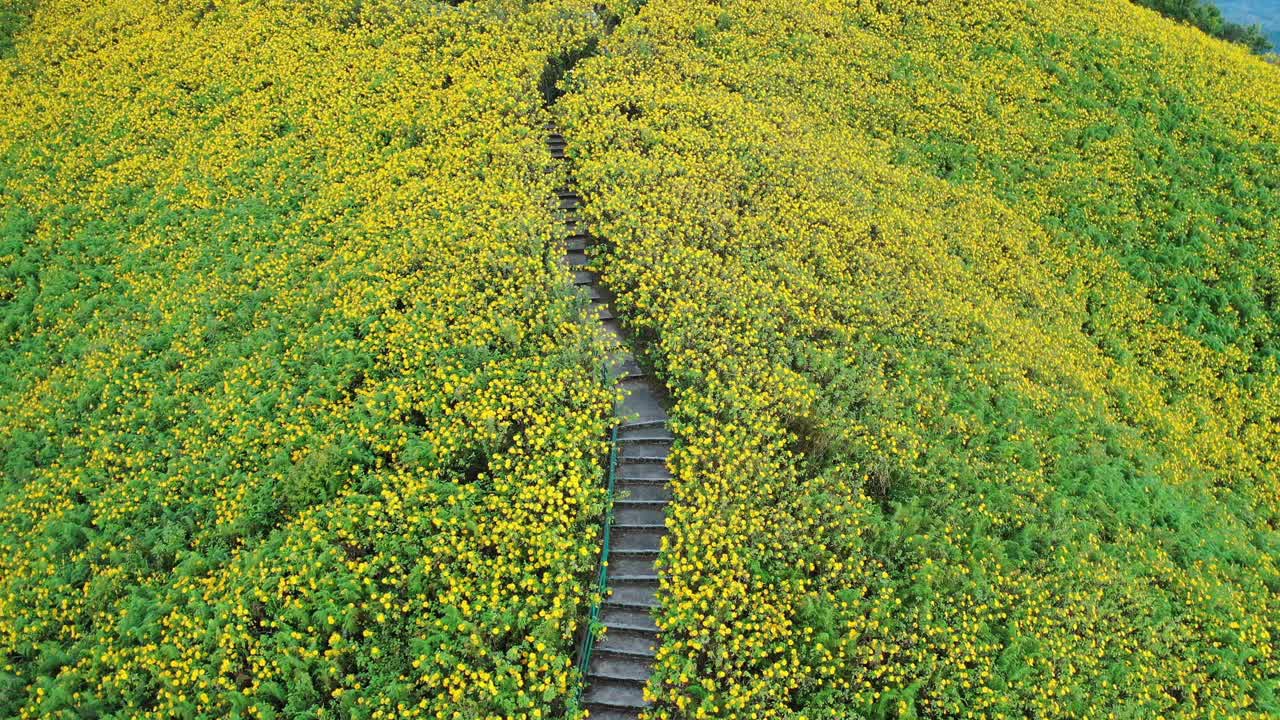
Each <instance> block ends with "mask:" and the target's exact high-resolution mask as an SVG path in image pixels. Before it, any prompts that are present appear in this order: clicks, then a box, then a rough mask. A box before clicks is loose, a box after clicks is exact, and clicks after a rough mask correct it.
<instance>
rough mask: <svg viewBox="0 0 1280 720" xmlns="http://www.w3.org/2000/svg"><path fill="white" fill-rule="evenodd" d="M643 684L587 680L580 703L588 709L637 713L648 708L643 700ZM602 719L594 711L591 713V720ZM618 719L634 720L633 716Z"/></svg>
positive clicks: (597, 679)
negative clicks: (595, 708)
mask: <svg viewBox="0 0 1280 720" xmlns="http://www.w3.org/2000/svg"><path fill="white" fill-rule="evenodd" d="M644 685H645V684H644V683H643V682H641V681H638V680H615V679H613V678H605V677H590V678H588V685H587V691H586V692H585V693H583V695H582V702H583V703H584V704H586V705H587V706H588V708H590V707H591V706H596V707H598V708H601V709H604V710H613V711H627V710H630V711H632V712H638V711H640V710H644V709H645V708H647V707H649V704H648V703H647V702H645V700H644ZM601 717H602V715H601V714H599V713H598V712H597V711H596V710H592V711H591V718H592V720H599V719H600V718H601ZM619 717H628V718H634V717H635V715H620V716H619Z"/></svg>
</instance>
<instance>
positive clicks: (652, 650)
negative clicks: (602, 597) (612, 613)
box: [596, 626, 658, 657]
mask: <svg viewBox="0 0 1280 720" xmlns="http://www.w3.org/2000/svg"><path fill="white" fill-rule="evenodd" d="M657 647H658V633H656V632H651V631H649V630H645V629H643V628H633V627H630V626H615V627H610V628H609V629H608V630H606V631H605V634H604V639H603V640H601V641H600V642H599V643H597V644H596V649H597V650H602V651H603V652H612V651H616V652H625V653H634V654H635V655H637V656H646V657H653V656H654V655H655V654H657Z"/></svg>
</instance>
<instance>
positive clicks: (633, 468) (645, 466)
mask: <svg viewBox="0 0 1280 720" xmlns="http://www.w3.org/2000/svg"><path fill="white" fill-rule="evenodd" d="M614 477H615V479H617V480H618V482H630V481H634V482H657V483H665V482H667V481H669V480H671V469H670V468H668V467H667V466H666V464H664V463H633V462H628V463H619V464H618V467H617V468H616V472H615V473H614Z"/></svg>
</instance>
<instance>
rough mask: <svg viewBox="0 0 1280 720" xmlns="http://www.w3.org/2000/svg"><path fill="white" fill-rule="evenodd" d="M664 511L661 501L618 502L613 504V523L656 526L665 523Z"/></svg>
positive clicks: (665, 505) (663, 503) (664, 506)
mask: <svg viewBox="0 0 1280 720" xmlns="http://www.w3.org/2000/svg"><path fill="white" fill-rule="evenodd" d="M666 509H667V504H666V503H665V502H663V501H661V500H618V501H617V502H615V503H614V504H613V518H614V523H615V524H626V525H658V524H661V523H663V522H665V521H666V519H667V514H666Z"/></svg>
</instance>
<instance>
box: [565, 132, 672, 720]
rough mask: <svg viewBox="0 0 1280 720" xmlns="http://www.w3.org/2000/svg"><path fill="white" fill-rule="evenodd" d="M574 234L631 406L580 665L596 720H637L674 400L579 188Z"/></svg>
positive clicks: (614, 469) (571, 248) (619, 411)
mask: <svg viewBox="0 0 1280 720" xmlns="http://www.w3.org/2000/svg"><path fill="white" fill-rule="evenodd" d="M548 132H549V136H548V139H547V146H548V148H549V149H550V151H551V155H552V157H554V158H557V159H561V160H563V159H564V157H565V154H564V151H565V140H564V136H562V135H561V134H560V133H559V132H558V131H557V130H556V129H555V128H554V127H548ZM557 195H558V196H559V199H560V208H561V210H562V212H563V222H564V224H565V227H566V229H567V230H568V234H569V236H568V239H567V241H566V245H565V254H564V261H565V263H566V264H567V265H569V267H570V268H572V269H573V272H574V282H575V284H576V285H578V287H580V288H582V289H583V290H584V291H585V292H586V293H587V294H588V296H589V297H590V298H591V304H592V308H593V309H594V314H595V316H596V318H597V319H598V321H599V323H600V325H601V328H602V329H603V330H604V331H605V332H608V333H610V334H612V335H613V336H614V337H615V338H617V340H618V346H619V347H620V348H621V350H620V351H619V354H618V355H617V356H616V357H615V358H613V361H612V365H613V368H612V369H613V371H614V374H615V375H616V376H617V378H618V382H619V384H620V385H622V387H623V388H624V390H625V391H626V396H625V398H624V399H623V400H622V401H620V402H619V403H618V405H617V406H616V407H615V408H614V415H615V416H616V419H617V424H616V429H615V430H614V433H613V438H612V442H613V446H612V450H611V452H610V458H609V463H610V467H609V478H610V494H611V497H610V501H611V507H610V509H609V511H608V512H607V514H606V517H605V522H604V533H603V536H602V537H603V548H602V550H601V562H602V565H601V569H600V583H601V586H602V587H604V588H607V591H606V593H607V594H606V595H605V598H604V602H603V603H602V604H601V605H600V606H598V607H594V608H592V618H594V619H597V620H598V621H599V622H600V623H601V624H602V625H603V626H604V627H605V636H604V638H603V639H601V640H600V641H598V642H593V639H592V638H590V637H587V638H586V640H585V642H584V643H583V646H582V649H581V651H580V657H579V667H580V668H581V669H582V672H583V675H584V691H583V694H582V705H583V707H585V708H586V709H587V710H589V711H590V713H591V717H592V718H595V719H596V720H634V718H638V717H639V716H640V713H641V712H642V711H643V710H644V709H645V708H647V707H648V703H646V702H645V700H644V687H645V684H646V683H647V682H648V680H649V676H650V675H651V674H652V671H653V659H654V654H655V651H656V649H657V646H658V628H657V626H656V625H655V624H654V621H653V617H652V615H651V613H652V611H653V609H654V608H655V607H657V592H658V569H657V560H658V550H659V548H660V546H661V543H662V536H663V535H664V534H666V524H665V520H666V506H667V503H669V502H670V501H671V488H670V485H669V481H670V479H671V474H670V471H669V470H668V468H667V454H668V452H669V451H670V449H671V443H672V440H673V438H672V435H671V432H670V430H669V428H668V425H667V421H668V417H667V411H666V409H665V407H664V405H665V390H664V389H663V388H662V386H661V385H660V384H658V383H657V382H656V381H655V380H654V379H653V378H651V377H649V376H648V375H647V374H646V373H645V372H644V371H643V370H642V369H641V367H640V365H639V364H638V363H637V362H636V359H635V357H634V356H633V355H632V354H631V351H630V350H628V349H627V342H626V341H627V336H626V333H625V332H624V331H623V328H622V325H621V324H620V323H619V321H618V318H617V317H616V316H615V315H614V313H613V309H612V304H611V300H612V296H611V295H610V294H609V292H608V291H607V290H606V289H605V288H603V287H602V286H601V285H600V283H599V280H598V277H597V276H596V274H595V273H594V272H593V271H591V270H589V269H587V266H588V264H589V259H588V256H587V250H588V249H589V248H590V247H592V246H593V245H595V244H597V240H596V239H595V238H593V237H592V236H590V235H589V234H588V233H587V232H586V228H585V225H584V223H583V221H582V218H581V216H580V214H579V212H578V210H579V207H580V205H581V203H582V198H581V197H580V196H579V195H578V194H577V193H576V192H575V191H574V189H573V188H572V181H570V187H566V188H562V189H560V190H558V191H557Z"/></svg>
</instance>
